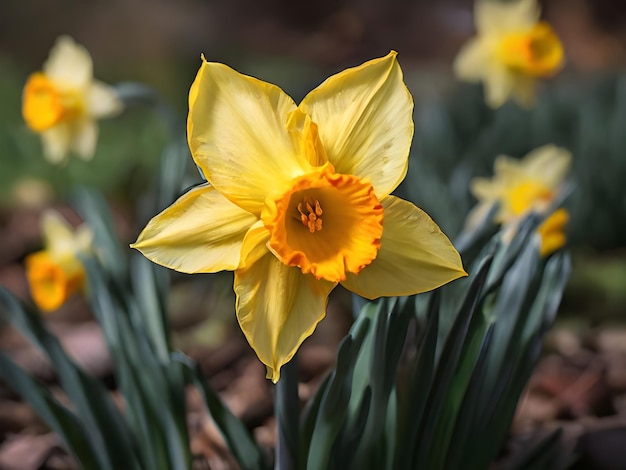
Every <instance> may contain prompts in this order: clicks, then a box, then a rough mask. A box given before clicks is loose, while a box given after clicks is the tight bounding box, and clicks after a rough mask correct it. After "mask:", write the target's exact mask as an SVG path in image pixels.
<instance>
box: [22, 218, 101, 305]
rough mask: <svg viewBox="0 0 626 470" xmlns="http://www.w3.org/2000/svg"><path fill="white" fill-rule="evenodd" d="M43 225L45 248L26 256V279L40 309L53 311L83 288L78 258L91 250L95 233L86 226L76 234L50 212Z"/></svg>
mask: <svg viewBox="0 0 626 470" xmlns="http://www.w3.org/2000/svg"><path fill="white" fill-rule="evenodd" d="M42 225H43V236H44V249H43V250H42V251H38V252H36V253H33V254H31V255H29V256H27V257H26V260H25V264H26V278H27V280H28V284H29V286H30V291H31V295H32V298H33V300H34V302H35V304H36V305H37V307H39V309H40V310H41V311H43V312H52V311H54V310H56V309H58V308H59V307H60V306H61V305H63V304H64V303H65V302H66V301H67V299H68V298H70V297H71V296H72V295H74V294H76V293H78V292H80V291H81V290H82V289H83V287H84V284H85V271H84V268H83V265H82V264H81V262H80V260H79V259H78V257H77V255H78V253H81V252H88V251H89V250H90V248H91V242H92V232H91V230H89V228H87V226H85V225H83V226H81V227H79V228H78V229H77V230H76V231H75V232H74V231H73V229H72V227H71V226H70V225H69V224H68V223H67V222H66V221H65V220H64V219H63V218H62V217H61V215H60V214H58V213H57V212H55V211H51V210H50V211H46V212H45V213H44V215H43V224H42Z"/></svg>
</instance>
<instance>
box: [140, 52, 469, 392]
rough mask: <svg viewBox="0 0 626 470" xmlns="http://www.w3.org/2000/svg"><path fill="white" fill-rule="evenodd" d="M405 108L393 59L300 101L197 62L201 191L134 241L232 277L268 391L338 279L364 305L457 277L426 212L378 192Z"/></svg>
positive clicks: (193, 108)
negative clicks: (228, 272) (361, 298)
mask: <svg viewBox="0 0 626 470" xmlns="http://www.w3.org/2000/svg"><path fill="white" fill-rule="evenodd" d="M412 111H413V100H412V98H411V95H410V94H409V91H408V90H407V88H406V86H405V84H404V82H403V78H402V70H401V69H400V66H399V65H398V63H397V61H396V53H395V52H391V53H389V55H387V56H386V57H384V58H380V59H376V60H372V61H370V62H366V63H365V64H363V65H361V66H359V67H356V68H352V69H348V70H345V71H343V72H341V73H339V74H337V75H335V76H332V77H330V78H329V79H327V80H326V81H325V82H324V83H322V84H321V85H320V86H319V87H318V88H316V89H315V90H313V91H312V92H310V93H309V94H308V95H307V96H306V97H305V98H304V100H303V101H302V102H301V103H300V105H299V106H297V105H296V104H295V103H294V101H293V100H292V99H291V98H290V97H289V96H287V95H286V94H285V93H284V92H283V91H282V90H281V89H280V88H278V87H276V86H274V85H272V84H269V83H266V82H263V81H260V80H257V79H255V78H252V77H249V76H245V75H242V74H239V73H238V72H236V71H234V70H233V69H231V68H229V67H227V66H226V65H223V64H219V63H210V62H206V61H204V60H203V63H202V66H201V68H200V71H199V72H198V76H197V77H196V80H195V81H194V83H193V85H192V87H191V90H190V93H189V118H188V125H187V132H188V140H189V146H190V149H191V153H192V155H193V158H194V160H195V162H196V164H197V165H198V166H199V167H200V168H201V169H202V171H203V172H204V174H205V176H206V178H207V180H208V184H203V185H200V186H198V187H195V188H193V189H192V190H190V191H189V192H188V193H186V194H185V195H183V196H182V197H181V198H180V199H178V200H177V201H176V202H175V203H174V204H173V205H172V206H170V207H169V208H167V209H165V210H164V211H163V212H161V213H160V214H159V215H157V216H156V217H154V218H153V219H152V220H151V221H150V222H149V223H148V225H147V226H146V228H145V229H144V230H143V232H142V233H141V234H140V235H139V238H138V240H137V242H136V243H135V244H134V245H132V246H133V247H134V248H137V249H138V250H140V251H141V252H142V253H143V254H144V255H145V256H146V257H148V258H149V259H151V260H152V261H154V262H156V263H158V264H160V265H163V266H166V267H169V268H171V269H175V270H177V271H182V272H185V273H201V272H204V273H207V272H217V271H221V270H234V271H235V282H234V289H235V293H236V294H237V304H236V311H237V318H238V320H239V324H240V326H241V328H242V330H243V332H244V334H245V336H246V338H247V339H248V342H249V343H250V345H251V346H252V348H253V349H254V350H255V351H256V353H257V355H258V357H259V359H260V360H261V361H262V362H263V363H264V364H265V365H266V366H267V376H268V378H271V379H272V380H273V381H274V382H276V381H278V379H279V376H280V368H281V366H282V365H283V364H285V363H286V362H288V361H289V360H290V359H291V358H292V356H293V355H294V354H295V352H296V350H297V349H298V347H299V346H300V344H301V343H302V342H303V341H304V340H305V339H306V338H307V337H308V336H310V335H311V333H312V332H313V330H314V329H315V327H316V325H317V323H318V322H319V321H321V320H322V319H323V318H324V316H325V314H326V302H327V298H328V294H329V293H330V291H331V290H332V289H333V288H334V287H335V286H336V285H337V284H338V283H341V284H342V285H343V286H344V287H346V288H347V289H349V290H351V291H353V292H356V293H357V294H359V295H362V296H364V297H367V298H369V299H374V298H377V297H380V296H396V295H409V294H415V293H418V292H424V291H428V290H431V289H434V288H436V287H438V286H440V285H442V284H445V283H447V282H450V281H452V280H453V279H456V278H458V277H461V276H465V275H466V273H465V271H464V270H463V268H462V264H461V259H460V256H459V254H458V253H457V251H456V250H455V249H454V247H453V246H452V244H451V243H450V241H449V240H448V239H447V238H446V236H445V235H444V234H443V233H442V232H441V230H440V229H439V227H438V226H437V225H436V224H435V223H434V222H433V221H432V220H431V219H430V217H428V215H427V214H426V213H424V212H423V211H422V210H420V209H418V208H417V207H415V206H414V205H413V204H411V203H409V202H407V201H404V200H402V199H399V198H397V197H394V196H391V195H390V193H391V192H392V191H393V190H394V189H395V188H396V187H397V186H398V184H399V183H400V182H401V181H402V179H403V178H404V176H405V175H406V171H407V164H408V154H409V147H410V144H411V139H412V136H413V120H412Z"/></svg>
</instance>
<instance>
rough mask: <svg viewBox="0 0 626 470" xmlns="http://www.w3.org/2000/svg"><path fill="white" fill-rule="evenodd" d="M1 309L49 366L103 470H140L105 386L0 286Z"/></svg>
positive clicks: (120, 417)
mask: <svg viewBox="0 0 626 470" xmlns="http://www.w3.org/2000/svg"><path fill="white" fill-rule="evenodd" d="M0 306H1V307H2V308H3V310H4V311H5V312H6V313H7V314H8V317H9V319H10V321H11V323H13V325H15V326H16V327H17V328H18V329H19V330H20V331H21V332H22V334H23V335H24V336H25V337H26V338H28V339H29V340H30V341H31V342H32V343H33V344H34V345H35V346H37V347H38V348H40V349H41V350H42V351H43V352H44V353H45V354H46V355H47V356H48V357H49V358H50V361H51V362H52V365H53V367H54V370H55V371H56V372H57V374H58V377H59V382H60V383H61V386H62V387H63V390H64V391H65V393H66V394H67V395H68V398H69V399H70V401H71V402H72V404H73V405H74V407H75V408H76V411H77V414H78V416H79V417H80V419H81V420H82V421H83V423H84V425H85V429H86V432H87V436H88V438H89V440H90V441H91V442H92V443H93V446H94V448H95V449H96V452H97V455H98V458H99V461H100V464H101V466H102V468H112V469H117V468H125V469H126V468H127V469H129V470H132V469H136V468H141V466H140V464H139V460H138V459H137V455H136V451H135V442H134V439H133V438H132V436H131V434H130V433H129V430H128V428H127V427H126V424H125V422H124V420H123V418H122V416H121V414H120V413H119V411H118V409H117V408H116V406H115V404H114V403H113V401H112V400H111V397H110V396H109V392H108V391H107V390H106V389H105V388H104V386H103V385H102V384H101V383H100V382H98V381H97V380H95V379H93V378H92V377H90V376H89V375H87V374H86V373H85V372H84V371H83V370H82V369H80V368H79V367H78V366H77V365H76V364H75V363H74V362H73V361H72V360H71V359H70V358H69V357H68V356H67V354H66V353H65V351H64V350H63V348H62V347H61V344H60V343H59V341H58V339H57V338H56V337H55V336H54V335H53V334H51V333H50V332H49V331H48V330H47V328H46V327H45V326H44V324H43V322H42V320H41V317H40V316H39V315H38V314H37V313H36V312H33V311H32V310H30V309H29V308H27V307H26V306H25V305H23V304H22V303H21V302H20V301H19V300H18V299H16V298H15V297H14V296H13V295H12V294H11V293H10V292H9V291H7V290H6V289H5V288H4V287H2V286H0Z"/></svg>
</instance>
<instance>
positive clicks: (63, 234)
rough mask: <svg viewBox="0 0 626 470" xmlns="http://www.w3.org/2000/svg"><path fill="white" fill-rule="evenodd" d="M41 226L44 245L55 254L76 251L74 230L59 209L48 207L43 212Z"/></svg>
mask: <svg viewBox="0 0 626 470" xmlns="http://www.w3.org/2000/svg"><path fill="white" fill-rule="evenodd" d="M41 228H42V232H43V239H44V240H43V242H44V246H45V247H46V249H47V250H48V251H50V252H52V253H54V254H55V255H63V254H67V253H74V251H76V248H77V247H76V246H74V245H75V240H74V230H73V228H72V226H71V225H70V224H69V223H68V222H67V221H66V220H65V219H64V218H63V216H61V214H59V213H58V212H57V211H55V210H53V209H48V210H46V211H45V212H44V213H43V216H42V220H41Z"/></svg>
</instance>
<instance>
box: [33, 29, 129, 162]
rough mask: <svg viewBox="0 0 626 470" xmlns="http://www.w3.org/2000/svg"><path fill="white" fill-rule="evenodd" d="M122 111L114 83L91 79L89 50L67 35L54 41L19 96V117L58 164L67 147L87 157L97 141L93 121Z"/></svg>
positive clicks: (46, 153) (64, 157)
mask: <svg viewBox="0 0 626 470" xmlns="http://www.w3.org/2000/svg"><path fill="white" fill-rule="evenodd" d="M121 110H122V102H121V101H120V99H119V98H118V95H117V93H116V92H115V90H114V89H113V87H111V86H109V85H106V84H104V83H102V82H99V81H97V80H94V78H93V64H92V61H91V56H90V55H89V52H87V50H86V49H85V48H84V47H83V46H81V45H78V44H76V43H75V42H74V40H73V39H71V38H70V37H68V36H62V37H60V38H59V39H58V40H57V42H56V44H55V45H54V47H53V48H52V50H51V51H50V57H49V58H48V60H47V61H46V62H45V63H44V65H43V69H42V71H41V72H35V73H33V74H32V75H31V76H30V77H29V78H28V81H27V82H26V85H25V87H24V93H23V98H22V115H23V116H24V120H25V121H26V124H27V125H28V127H29V128H30V129H31V130H33V131H35V132H37V133H39V134H40V135H41V138H42V142H43V149H44V154H45V156H46V158H47V159H48V160H49V161H50V162H52V163H61V162H63V161H64V160H65V159H66V158H67V156H68V154H69V152H70V151H73V152H75V153H76V154H77V155H78V156H79V157H81V158H83V159H85V160H88V159H90V158H91V157H92V156H93V154H94V153H95V149H96V143H97V139H98V127H97V124H96V119H99V118H103V117H109V116H113V115H116V114H118V113H119V112H121Z"/></svg>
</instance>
